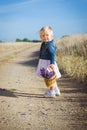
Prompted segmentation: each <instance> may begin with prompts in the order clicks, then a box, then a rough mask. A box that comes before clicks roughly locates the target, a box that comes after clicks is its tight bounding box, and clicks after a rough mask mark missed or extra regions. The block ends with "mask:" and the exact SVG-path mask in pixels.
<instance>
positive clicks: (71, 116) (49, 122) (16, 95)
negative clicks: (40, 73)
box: [0, 44, 87, 130]
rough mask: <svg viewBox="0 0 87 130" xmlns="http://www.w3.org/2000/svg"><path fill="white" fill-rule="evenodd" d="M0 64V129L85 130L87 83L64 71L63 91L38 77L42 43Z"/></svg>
mask: <svg viewBox="0 0 87 130" xmlns="http://www.w3.org/2000/svg"><path fill="white" fill-rule="evenodd" d="M29 46H30V48H28V49H27V50H25V51H24V52H22V53H20V54H17V55H16V56H15V57H13V58H12V59H9V60H7V61H2V62H1V64H0V130H86V129H87V84H86V83H84V84H83V83H78V82H77V81H76V80H73V79H72V78H69V77H67V76H66V75H62V78H61V79H60V80H59V81H58V86H59V88H60V91H61V95H60V96H58V97H56V98H44V93H45V92H46V91H47V90H48V88H47V87H46V86H45V84H44V82H43V80H42V79H40V78H38V77H36V75H35V71H36V65H37V62H38V60H37V58H38V49H39V45H36V44H35V46H32V45H31V44H30V45H29Z"/></svg>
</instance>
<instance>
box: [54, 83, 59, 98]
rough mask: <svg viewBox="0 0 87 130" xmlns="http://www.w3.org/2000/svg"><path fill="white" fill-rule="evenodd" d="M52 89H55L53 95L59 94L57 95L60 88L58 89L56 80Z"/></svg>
mask: <svg viewBox="0 0 87 130" xmlns="http://www.w3.org/2000/svg"><path fill="white" fill-rule="evenodd" d="M54 91H55V95H56V96H59V95H60V90H59V88H58V85H57V82H55V84H54Z"/></svg>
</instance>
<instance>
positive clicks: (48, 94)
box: [44, 90, 55, 97]
mask: <svg viewBox="0 0 87 130" xmlns="http://www.w3.org/2000/svg"><path fill="white" fill-rule="evenodd" d="M44 96H45V97H55V91H54V90H48V91H47V92H46V93H45V95H44Z"/></svg>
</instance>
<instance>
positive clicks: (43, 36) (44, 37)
mask: <svg viewBox="0 0 87 130" xmlns="http://www.w3.org/2000/svg"><path fill="white" fill-rule="evenodd" d="M40 37H41V40H42V42H48V41H51V40H52V39H53V35H52V33H51V32H49V31H46V32H44V31H43V32H41V34H40Z"/></svg>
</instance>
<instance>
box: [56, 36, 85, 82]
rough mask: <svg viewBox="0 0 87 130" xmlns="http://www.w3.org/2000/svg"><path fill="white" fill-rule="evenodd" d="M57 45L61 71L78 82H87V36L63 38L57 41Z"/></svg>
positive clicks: (57, 56)
mask: <svg viewBox="0 0 87 130" xmlns="http://www.w3.org/2000/svg"><path fill="white" fill-rule="evenodd" d="M56 45H57V46H58V51H57V54H56V59H57V62H58V65H59V68H60V70H61V71H62V72H65V73H67V74H68V75H69V76H72V77H74V78H75V79H77V80H78V81H82V82H85V81H87V34H76V35H71V36H65V37H62V38H60V39H57V40H56Z"/></svg>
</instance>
